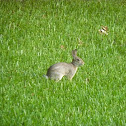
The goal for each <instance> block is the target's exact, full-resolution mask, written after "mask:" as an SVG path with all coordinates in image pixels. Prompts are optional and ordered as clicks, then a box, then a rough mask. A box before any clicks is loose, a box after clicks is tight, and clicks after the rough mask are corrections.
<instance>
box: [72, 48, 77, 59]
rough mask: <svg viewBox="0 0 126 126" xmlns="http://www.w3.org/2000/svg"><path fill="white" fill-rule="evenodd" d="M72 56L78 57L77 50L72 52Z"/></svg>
mask: <svg viewBox="0 0 126 126" xmlns="http://www.w3.org/2000/svg"><path fill="white" fill-rule="evenodd" d="M72 56H73V57H76V56H77V49H75V50H73V51H72Z"/></svg>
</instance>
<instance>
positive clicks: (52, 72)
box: [46, 62, 77, 80]
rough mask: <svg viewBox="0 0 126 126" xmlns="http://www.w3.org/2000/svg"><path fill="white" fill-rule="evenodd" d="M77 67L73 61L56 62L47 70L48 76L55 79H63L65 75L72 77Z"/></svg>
mask: <svg viewBox="0 0 126 126" xmlns="http://www.w3.org/2000/svg"><path fill="white" fill-rule="evenodd" d="M76 70H77V68H76V67H75V66H74V65H72V64H71V63H64V62H61V63H56V64H54V65H52V66H50V68H49V69H48V71H47V74H46V75H47V76H48V77H49V78H51V79H54V80H61V79H62V77H63V76H67V77H68V78H71V76H73V75H74V74H75V73H76Z"/></svg>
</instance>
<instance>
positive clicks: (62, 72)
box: [45, 49, 84, 81]
mask: <svg viewBox="0 0 126 126" xmlns="http://www.w3.org/2000/svg"><path fill="white" fill-rule="evenodd" d="M72 56H73V60H72V62H71V63H65V62H61V63H56V64H54V65H52V66H50V67H49V69H48V71H47V74H46V75H45V77H46V78H50V79H53V80H56V81H59V80H61V79H62V77H63V76H67V77H68V78H69V79H70V80H72V78H73V77H74V75H75V73H76V71H77V68H78V67H79V66H81V65H83V64H84V62H83V60H82V59H81V58H79V57H78V56H77V49H75V50H73V51H72Z"/></svg>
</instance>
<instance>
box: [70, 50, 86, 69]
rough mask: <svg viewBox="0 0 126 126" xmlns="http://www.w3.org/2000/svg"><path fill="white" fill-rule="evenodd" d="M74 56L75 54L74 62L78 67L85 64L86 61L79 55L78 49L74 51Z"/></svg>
mask: <svg viewBox="0 0 126 126" xmlns="http://www.w3.org/2000/svg"><path fill="white" fill-rule="evenodd" d="M72 56H73V60H72V64H73V65H74V66H76V67H78V66H81V65H84V61H83V60H82V59H81V58H79V57H78V56H77V49H75V50H73V51H72Z"/></svg>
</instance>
